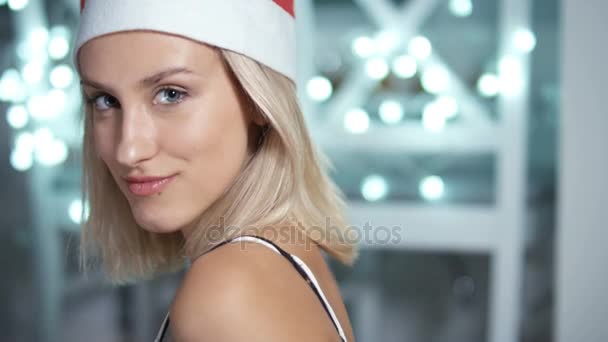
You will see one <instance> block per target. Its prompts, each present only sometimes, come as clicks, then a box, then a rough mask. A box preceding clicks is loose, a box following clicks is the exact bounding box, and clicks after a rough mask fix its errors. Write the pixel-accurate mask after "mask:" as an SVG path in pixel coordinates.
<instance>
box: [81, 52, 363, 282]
mask: <svg viewBox="0 0 608 342" xmlns="http://www.w3.org/2000/svg"><path fill="white" fill-rule="evenodd" d="M218 51H220V56H221V57H222V59H223V61H224V65H225V67H226V68H227V70H228V71H229V73H230V74H231V76H232V77H233V79H234V80H235V82H236V83H237V85H238V86H239V87H240V88H241V91H242V92H243V94H244V95H246V98H247V100H248V101H249V102H250V104H251V105H252V108H253V110H256V111H258V113H260V114H261V115H262V116H263V117H264V118H265V119H266V121H267V124H268V127H269V129H268V131H267V133H266V134H265V136H264V137H263V140H261V143H260V145H259V147H258V150H257V151H256V152H255V153H254V154H253V155H252V156H251V158H250V160H248V161H247V163H246V164H245V166H244V167H243V169H242V171H241V173H240V174H239V175H238V176H237V177H236V179H235V180H234V182H233V183H232V184H231V185H230V186H229V187H228V188H227V189H226V190H225V191H224V193H223V194H222V196H220V198H219V199H218V200H217V201H215V202H214V203H213V204H212V205H211V206H210V207H209V208H207V209H206V210H205V211H204V213H202V215H201V216H200V218H199V221H198V222H197V228H196V229H195V230H194V231H193V232H192V233H191V235H190V236H189V238H188V240H187V241H186V240H185V239H184V237H183V235H182V233H181V232H180V231H177V232H174V233H168V234H155V233H151V232H148V231H146V230H144V229H143V228H141V227H139V226H138V224H137V223H136V222H135V220H134V218H133V216H132V214H131V210H130V208H129V204H128V202H127V200H126V198H125V197H124V195H123V194H122V193H121V192H120V190H119V188H118V186H117V185H116V183H115V182H114V180H113V178H112V176H111V174H110V172H109V170H108V169H107V167H106V166H105V164H104V163H103V161H102V160H101V159H100V158H99V157H98V156H97V155H96V152H95V147H94V140H93V134H92V131H93V130H92V128H93V126H92V125H93V123H92V120H91V118H90V115H85V118H84V121H85V122H84V141H83V182H82V184H83V200H84V201H87V200H88V203H89V213H88V219H87V220H86V221H85V222H84V223H83V224H82V234H81V266H82V268H83V269H84V271H85V273H86V270H87V268H88V267H89V263H90V261H100V263H101V264H102V266H103V268H104V269H105V271H106V273H107V274H108V275H109V278H110V279H111V281H112V282H114V283H125V282H130V281H133V280H136V279H146V278H150V277H152V276H154V275H156V274H158V273H164V272H172V271H176V270H178V269H180V268H182V267H183V266H184V265H185V261H186V260H184V258H185V257H186V258H189V259H191V260H192V259H194V258H196V257H198V256H200V255H202V254H204V253H205V252H206V251H208V250H209V249H210V248H212V247H213V245H216V244H217V243H219V242H221V241H222V240H224V239H227V238H230V237H232V236H235V235H239V234H241V233H243V232H244V231H245V229H246V227H248V228H249V229H252V228H254V230H255V229H264V227H271V226H273V225H278V224H284V223H290V224H295V225H294V226H292V227H295V228H297V229H299V230H300V231H301V232H303V233H304V234H305V235H306V236H308V237H309V238H310V239H311V240H313V241H314V242H315V243H317V244H318V245H319V246H320V247H321V248H322V249H323V250H324V251H325V252H327V253H328V254H329V255H331V256H333V257H335V258H336V259H337V260H339V261H340V262H342V263H344V264H346V265H352V264H353V263H354V261H355V259H356V258H357V255H358V251H357V246H356V245H355V244H354V242H352V241H349V240H350V239H349V238H348V237H349V236H348V234H349V233H350V227H349V226H348V225H347V222H346V220H345V218H344V210H345V203H344V200H343V196H342V194H341V192H340V191H339V189H338V188H337V187H336V186H335V184H334V183H333V182H332V181H331V179H330V178H329V177H328V175H327V169H329V168H330V167H331V165H330V163H329V162H328V161H327V160H326V159H325V158H324V156H323V155H322V154H320V153H319V152H318V151H316V150H315V148H314V146H313V144H312V142H311V140H310V137H309V134H308V131H307V129H306V125H305V121H304V117H303V114H302V111H301V109H300V105H299V103H298V99H297V95H296V88H295V85H294V83H293V82H292V81H291V80H290V79H288V78H287V77H285V76H284V75H282V74H280V73H278V72H276V71H274V70H272V69H270V68H268V67H266V66H264V65H263V64H260V63H259V62H257V61H254V60H252V59H250V58H248V57H246V56H244V55H241V54H238V53H235V52H232V51H229V50H222V49H218ZM89 110H90V108H89V107H88V106H87V108H86V111H87V112H88V111H89ZM210 227H214V229H213V233H217V234H218V236H215V237H213V238H210ZM217 228H219V229H217ZM228 228H230V229H228ZM235 228H236V229H235ZM94 256H97V258H94Z"/></svg>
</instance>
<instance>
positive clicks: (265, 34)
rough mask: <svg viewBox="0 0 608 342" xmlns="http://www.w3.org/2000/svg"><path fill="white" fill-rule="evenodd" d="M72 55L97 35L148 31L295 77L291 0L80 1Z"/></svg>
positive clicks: (292, 2)
mask: <svg viewBox="0 0 608 342" xmlns="http://www.w3.org/2000/svg"><path fill="white" fill-rule="evenodd" d="M80 4H81V19H80V25H79V28H78V34H77V36H76V43H75V46H74V47H75V49H74V52H75V54H74V55H75V56H77V53H78V50H79V49H80V47H81V46H82V45H83V44H84V43H86V42H87V41H89V40H91V39H93V38H95V37H99V36H102V35H106V34H110V33H114V32H120V31H132V30H152V31H158V32H166V33H171V34H176V35H179V36H183V37H187V38H190V39H193V40H197V41H200V42H203V43H207V44H210V45H214V46H217V47H220V48H224V49H228V50H232V51H235V52H238V53H241V54H243V55H246V56H248V57H250V58H252V59H254V60H256V61H258V62H261V63H263V64H265V65H266V66H268V67H270V68H272V69H274V70H276V71H278V72H280V73H282V74H284V75H285V76H287V77H289V78H290V79H291V80H293V81H294V82H295V78H296V53H295V50H296V44H295V37H296V35H295V12H294V0H171V1H167V0H163V1H161V0H86V1H85V0H81V2H80Z"/></svg>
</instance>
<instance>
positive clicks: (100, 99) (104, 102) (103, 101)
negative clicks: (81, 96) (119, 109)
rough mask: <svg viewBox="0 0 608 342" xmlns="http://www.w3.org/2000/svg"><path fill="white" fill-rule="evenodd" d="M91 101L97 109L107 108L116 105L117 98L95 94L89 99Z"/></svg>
mask: <svg viewBox="0 0 608 342" xmlns="http://www.w3.org/2000/svg"><path fill="white" fill-rule="evenodd" d="M91 102H93V104H95V108H96V109H98V110H107V109H110V108H112V107H116V106H118V99H116V98H115V97H114V96H110V95H99V96H96V97H94V98H93V99H92V100H91Z"/></svg>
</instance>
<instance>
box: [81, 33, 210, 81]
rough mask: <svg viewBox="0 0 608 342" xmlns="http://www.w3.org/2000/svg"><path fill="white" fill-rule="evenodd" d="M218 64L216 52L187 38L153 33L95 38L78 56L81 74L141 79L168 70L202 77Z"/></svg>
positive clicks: (117, 34) (91, 76)
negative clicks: (186, 70) (123, 74)
mask: <svg viewBox="0 0 608 342" xmlns="http://www.w3.org/2000/svg"><path fill="white" fill-rule="evenodd" d="M219 61H220V55H219V53H218V51H217V49H215V48H213V47H210V46H208V45H205V44H201V43H199V42H195V41H192V40H190V39H187V38H183V37H179V36H175V35H171V34H166V33H159V32H152V31H129V32H120V33H114V34H109V35H105V36H101V37H98V38H95V39H93V40H91V41H89V42H87V43H86V44H84V45H83V46H82V48H81V49H80V51H79V55H78V62H79V66H80V71H81V74H83V75H88V76H89V77H90V78H94V75H93V74H96V73H98V72H99V73H102V74H103V73H107V72H112V73H116V72H123V73H130V74H132V73H136V74H137V73H141V74H142V75H140V76H142V77H144V76H149V75H152V74H153V73H155V72H160V71H162V70H167V69H171V68H184V69H189V70H191V71H192V72H194V73H204V72H205V71H206V70H207V69H208V68H209V67H214V68H215V67H216V66H217V65H216V64H217V63H218V62H219Z"/></svg>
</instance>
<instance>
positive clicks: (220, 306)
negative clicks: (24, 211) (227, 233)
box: [79, 31, 354, 342]
mask: <svg viewBox="0 0 608 342" xmlns="http://www.w3.org/2000/svg"><path fill="white" fill-rule="evenodd" d="M79 66H80V73H81V79H82V86H83V91H84V93H85V95H86V97H87V98H88V99H89V100H90V101H91V105H92V106H93V107H92V111H91V113H89V114H90V115H93V122H94V124H93V126H94V129H93V135H94V140H95V149H96V152H97V154H98V156H99V157H100V158H101V159H102V160H103V162H104V163H105V165H106V166H107V167H108V169H109V171H110V173H111V174H112V176H113V178H114V180H115V181H116V183H117V184H118V187H119V188H120V190H121V192H122V193H123V194H124V196H125V197H126V198H127V200H128V202H129V205H130V207H131V211H132V213H133V216H134V218H135V220H136V222H137V223H138V224H139V225H140V226H141V227H142V228H143V229H146V230H148V231H150V232H155V233H170V232H176V231H181V232H182V233H183V234H184V236H185V237H186V238H187V237H188V236H189V235H190V233H191V229H192V227H194V224H195V222H196V220H197V218H198V217H199V216H200V214H201V213H202V212H204V210H205V209H206V208H208V207H209V206H210V205H211V204H212V203H213V202H214V201H215V200H216V199H218V198H219V196H220V195H221V194H222V192H223V191H224V189H225V188H226V187H227V186H228V185H229V184H230V183H231V181H232V180H233V179H234V178H235V177H236V175H238V173H239V171H240V169H241V166H242V165H243V163H245V162H246V160H247V158H248V156H250V155H251V153H253V152H254V151H255V148H256V147H255V145H256V142H257V138H258V135H259V131H260V126H261V125H263V124H264V119H263V118H262V117H261V116H260V115H258V114H255V113H254V111H252V110H251V109H250V106H248V105H247V103H248V102H247V101H245V100H244V99H245V97H244V95H243V94H242V93H241V90H240V88H239V87H237V86H236V83H235V80H234V78H233V77H231V75H230V73H229V72H228V71H227V70H226V68H225V67H224V65H223V63H222V61H221V57H220V54H219V52H218V51H217V50H216V49H213V48H210V47H209V46H207V45H204V44H201V43H198V42H195V41H191V40H189V39H186V38H181V37H177V36H173V35H168V34H163V33H156V32H149V31H137V32H135V31H134V32H121V33H116V34H111V35H106V36H102V37H99V38H96V39H93V40H92V41H90V42H88V43H86V44H85V45H84V46H83V47H82V48H81V49H80V54H79ZM171 175H175V177H174V178H173V179H172V180H171V181H170V182H169V183H168V184H167V185H166V186H165V187H164V189H163V190H162V191H161V192H158V193H156V194H154V195H149V196H141V195H136V194H134V193H132V192H131V191H130V190H129V187H128V183H127V181H126V180H125V177H142V176H161V177H165V176H171ZM274 229H275V232H278V231H279V230H281V229H283V228H280V227H275V228H274ZM289 232H290V233H289V234H282V235H281V236H289V238H288V239H283V238H282V239H275V241H274V242H275V243H277V244H278V245H279V246H280V247H281V248H284V249H285V250H286V251H288V252H289V253H292V254H295V255H297V256H299V257H300V258H301V259H302V260H303V261H304V262H305V263H307V265H308V266H309V267H310V268H311V269H312V271H313V272H314V274H315V276H316V277H317V279H318V281H319V283H320V285H321V288H322V289H323V291H324V292H325V294H326V297H327V299H328V300H329V302H330V304H331V306H332V307H333V309H334V311H335V312H336V315H337V316H338V319H339V320H340V322H341V324H342V326H343V328H344V329H345V332H346V335H347V338H348V339H349V341H354V339H353V336H352V329H351V327H350V323H349V321H348V317H347V314H346V310H345V308H344V305H343V302H342V299H341V297H340V293H339V291H338V288H337V285H336V282H335V280H334V278H333V276H332V274H331V272H330V270H329V268H328V267H327V265H326V263H325V261H324V259H323V257H322V255H321V251H320V249H319V248H318V246H317V245H316V244H315V243H314V242H312V241H311V240H309V239H308V238H306V237H305V236H303V235H302V233H301V232H299V231H297V230H289ZM274 236H279V235H278V233H277V234H275V235H274ZM171 330H172V334H173V337H174V339H175V340H176V341H178V342H182V341H184V342H190V341H266V342H268V341H338V340H339V338H338V335H337V333H336V331H335V328H334V326H333V324H332V323H331V320H330V319H329V317H328V315H327V314H326V313H325V311H324V310H323V307H322V305H321V303H320V302H319V300H318V299H317V297H316V296H315V295H314V293H313V291H312V290H311V289H310V287H309V286H308V284H307V283H306V282H305V281H304V280H303V279H302V277H301V276H300V275H299V274H298V273H297V271H296V270H295V269H294V268H293V266H291V264H290V263H289V262H287V260H285V259H284V258H283V257H280V256H278V255H277V254H276V253H275V252H273V251H272V250H270V249H268V248H267V247H265V246H262V245H260V244H257V243H245V244H241V243H233V244H228V245H224V246H222V247H221V248H218V249H216V250H214V251H213V252H211V253H208V254H206V255H204V256H203V257H201V258H198V259H196V260H194V262H193V263H192V266H191V267H190V268H189V270H188V272H187V274H186V276H185V278H184V280H183V282H182V284H181V285H180V288H179V289H178V291H177V294H176V296H175V300H174V302H173V305H172V307H171Z"/></svg>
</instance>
